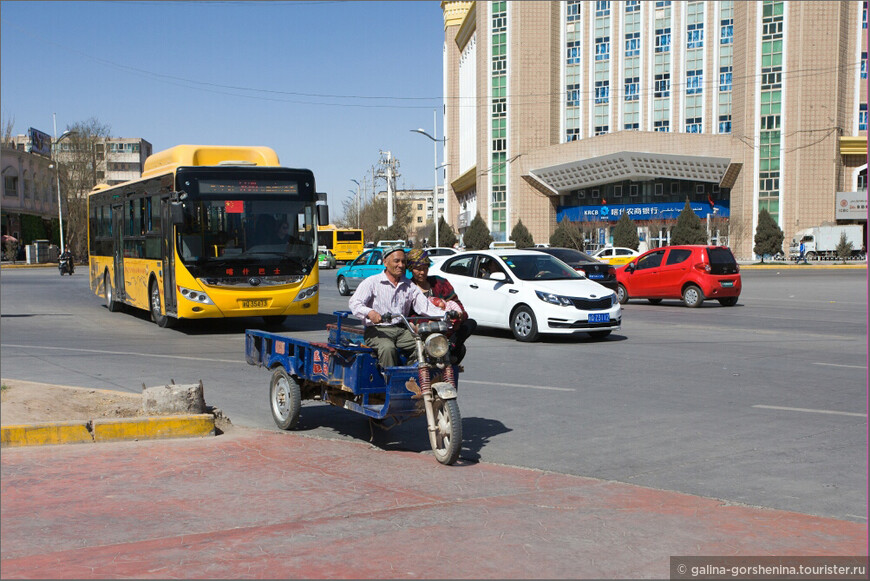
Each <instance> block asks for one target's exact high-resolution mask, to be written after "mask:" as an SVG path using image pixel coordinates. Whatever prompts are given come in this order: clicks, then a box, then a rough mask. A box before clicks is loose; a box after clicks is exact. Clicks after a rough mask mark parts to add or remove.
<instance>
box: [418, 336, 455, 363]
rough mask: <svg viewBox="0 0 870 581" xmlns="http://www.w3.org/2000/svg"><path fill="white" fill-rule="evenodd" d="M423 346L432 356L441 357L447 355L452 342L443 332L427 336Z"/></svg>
mask: <svg viewBox="0 0 870 581" xmlns="http://www.w3.org/2000/svg"><path fill="white" fill-rule="evenodd" d="M423 346H424V347H425V348H426V353H428V354H429V355H431V356H432V357H435V358H441V357H444V356H445V355H447V351H448V349H450V342H449V341H448V340H447V337H445V336H444V335H442V334H441V333H435V334H433V335H429V336H428V337H426V342H425V343H423Z"/></svg>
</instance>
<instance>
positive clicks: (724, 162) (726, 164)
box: [529, 151, 742, 194]
mask: <svg viewBox="0 0 870 581" xmlns="http://www.w3.org/2000/svg"><path fill="white" fill-rule="evenodd" d="M741 165H742V164H732V163H731V160H730V159H728V158H727V157H703V156H696V155H669V154H666V153H640V152H635V151H622V152H619V153H611V154H609V155H602V156H600V157H593V158H589V159H583V160H578V161H571V162H568V163H562V164H559V165H553V166H549V167H542V168H540V169H534V170H531V171H529V177H530V178H533V179H534V180H535V181H538V182H541V183H542V184H545V185H546V186H547V188H548V189H549V190H551V191H550V193H552V194H565V193H568V192H570V191H573V190H579V189H583V188H588V187H591V186H597V185H601V184H607V183H612V182H619V181H623V180H632V181H649V180H652V179H656V178H668V179H677V180H690V181H695V182H710V183H714V184H720V185H722V181H723V179H724V178H725V176H726V174H727V175H728V176H729V177H730V180H729V181H730V182H731V183H733V180H734V178H735V177H736V173H739V171H740V166H741ZM729 168H730V169H731V171H730V173H729ZM725 187H727V186H725ZM538 189H541V188H538Z"/></svg>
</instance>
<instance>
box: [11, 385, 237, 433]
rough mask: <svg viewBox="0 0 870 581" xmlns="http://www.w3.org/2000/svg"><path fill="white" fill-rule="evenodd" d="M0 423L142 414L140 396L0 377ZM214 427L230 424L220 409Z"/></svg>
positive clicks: (72, 419) (122, 416) (119, 416)
mask: <svg viewBox="0 0 870 581" xmlns="http://www.w3.org/2000/svg"><path fill="white" fill-rule="evenodd" d="M0 383H2V391H0V425H3V426H16V425H22V424H35V423H39V422H65V421H78V420H94V419H103V418H135V417H140V416H143V415H144V414H143V413H142V395H141V394H139V393H128V392H124V391H112V390H107V389H93V388H87V387H70V386H65V385H51V384H47V383H36V382H32V381H23V380H18V379H2V380H0ZM210 411H211V412H213V413H215V427H216V428H218V430H220V431H221V432H226V431H227V429H228V428H230V427H231V426H232V424H231V423H230V421H229V419H228V418H225V417H224V416H223V414H222V413H221V412H220V410H214V409H212V410H210Z"/></svg>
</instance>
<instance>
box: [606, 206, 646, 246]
mask: <svg viewBox="0 0 870 581" xmlns="http://www.w3.org/2000/svg"><path fill="white" fill-rule="evenodd" d="M613 245H614V246H621V247H623V248H631V249H632V250H637V248H638V246H640V238H638V236H637V226H635V225H634V222H633V221H632V220H631V218H629V217H628V214H626V213H625V212H623V213H622V216H620V217H619V222H617V223H616V226H615V227H614V228H613Z"/></svg>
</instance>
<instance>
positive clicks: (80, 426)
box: [0, 421, 94, 448]
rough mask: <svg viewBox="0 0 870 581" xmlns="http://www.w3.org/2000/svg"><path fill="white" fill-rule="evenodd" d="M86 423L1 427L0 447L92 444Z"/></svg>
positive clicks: (52, 423) (46, 423)
mask: <svg viewBox="0 0 870 581" xmlns="http://www.w3.org/2000/svg"><path fill="white" fill-rule="evenodd" d="M89 423H90V422H88V421H78V422H45V423H39V424H29V425H21V426H3V428H2V429H0V446H2V447H4V448H6V447H13V446H42V445H46V444H81V443H84V442H93V441H94V437H93V436H92V435H91V432H90V430H89V429H88V424H89Z"/></svg>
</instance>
